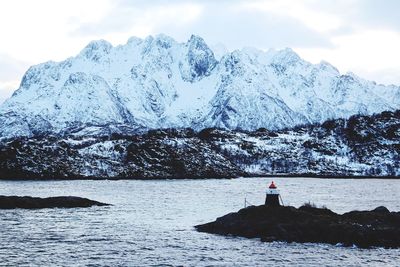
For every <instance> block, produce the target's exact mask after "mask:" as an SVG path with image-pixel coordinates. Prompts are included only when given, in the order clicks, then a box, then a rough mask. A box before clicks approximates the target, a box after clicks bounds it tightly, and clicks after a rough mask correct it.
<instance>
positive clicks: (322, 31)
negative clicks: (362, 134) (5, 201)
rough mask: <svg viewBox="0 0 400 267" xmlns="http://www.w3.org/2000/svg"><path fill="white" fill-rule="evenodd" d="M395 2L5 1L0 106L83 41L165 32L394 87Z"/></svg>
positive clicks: (399, 29) (0, 5) (399, 45)
mask: <svg viewBox="0 0 400 267" xmlns="http://www.w3.org/2000/svg"><path fill="white" fill-rule="evenodd" d="M399 11H400V1H397V0H214V1H212V0H204V1H200V0H187V1H183V0H151V1H147V0H137V1H135V0H131V1H128V0H57V1H54V0H35V1H32V0H12V1H1V2H0V34H1V39H0V103H1V102H3V100H4V99H5V98H7V97H9V96H10V95H11V93H12V91H14V90H15V89H17V87H18V85H19V82H20V80H21V78H22V75H23V74H24V72H25V71H26V70H27V69H28V67H29V66H31V65H33V64H38V63H41V62H44V61H48V60H56V61H60V60H63V59H65V58H67V57H69V56H73V55H76V54H77V53H78V52H79V51H80V50H81V49H82V48H83V47H84V46H85V45H86V44H87V43H88V42H89V41H90V40H93V39H105V40H108V41H110V42H111V43H112V44H114V45H116V44H123V43H126V41H127V39H128V38H129V37H131V36H138V37H142V38H143V37H146V36H147V35H150V34H151V35H154V34H158V33H164V34H167V35H170V36H171V37H173V38H174V39H176V40H178V41H181V42H184V41H186V40H187V39H188V38H189V37H190V35H191V34H192V33H193V34H197V35H200V36H202V37H203V38H204V39H205V41H206V42H207V43H208V44H209V45H210V46H213V45H219V44H224V45H225V46H226V47H227V48H228V49H229V50H233V49H237V48H242V47H244V46H253V47H257V48H260V49H263V50H267V49H269V48H276V49H280V48H284V47H291V48H293V49H294V50H295V51H296V52H297V53H298V54H299V55H300V56H301V57H303V58H304V59H306V60H308V61H311V62H313V63H318V62H320V61H321V60H325V61H328V62H330V63H331V64H333V65H334V66H336V67H337V68H338V69H339V70H340V71H341V72H342V73H345V72H347V71H352V72H354V73H356V74H357V75H359V76H361V77H364V78H367V79H370V80H375V81H377V82H379V83H384V84H398V85H400V51H399V49H400V19H399Z"/></svg>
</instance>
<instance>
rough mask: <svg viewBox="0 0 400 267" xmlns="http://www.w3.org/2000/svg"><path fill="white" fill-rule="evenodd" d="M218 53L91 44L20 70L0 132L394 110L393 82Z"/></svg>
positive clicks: (151, 44)
mask: <svg viewBox="0 0 400 267" xmlns="http://www.w3.org/2000/svg"><path fill="white" fill-rule="evenodd" d="M218 50H219V51H218V54H219V55H218V59H217V58H216V57H215V56H214V52H213V51H212V50H211V48H209V47H208V45H207V44H206V43H205V41H204V40H203V39H202V38H201V37H199V36H195V35H193V36H191V37H190V39H189V40H188V41H187V42H186V43H178V42H176V41H175V40H174V39H172V38H171V37H168V36H165V35H157V36H155V37H153V36H149V37H147V38H145V39H140V38H136V37H132V38H130V39H129V40H128V42H127V43H126V44H125V45H119V46H115V47H113V46H112V45H111V44H110V43H108V42H107V41H104V40H100V41H92V42H91V43H89V44H88V45H87V46H86V47H85V48H84V49H83V50H82V51H81V52H80V53H79V54H78V55H77V56H75V57H71V58H68V59H66V60H65V61H62V62H51V61H50V62H46V63H42V64H39V65H36V66H32V67H31V68H30V69H29V70H28V71H27V72H26V73H25V75H24V77H23V79H22V81H21V85H20V87H19V88H18V89H17V90H16V91H15V92H14V94H13V96H12V97H11V98H10V99H8V100H7V101H6V102H5V103H4V104H3V105H2V106H1V107H0V138H12V137H18V136H27V137H31V136H35V135H42V134H47V133H52V134H59V133H64V132H68V131H69V129H70V128H71V127H75V128H76V127H81V128H84V127H85V126H86V125H89V126H91V127H94V126H105V125H106V126H107V127H108V128H109V129H111V128H112V129H115V131H116V132H118V131H119V132H120V131H123V130H124V129H129V131H133V132H135V131H139V130H143V129H154V128H174V127H176V128H184V127H191V128H194V129H196V130H201V129H203V128H207V127H219V128H224V129H244V130H255V129H258V128H261V127H264V128H268V129H271V130H274V129H281V128H288V127H293V126H296V125H299V124H308V123H316V122H323V121H325V120H327V119H332V118H346V117H349V116H351V115H354V114H364V115H368V114H373V113H378V112H382V111H384V110H396V109H399V108H400V88H399V87H398V86H393V85H391V86H384V85H378V84H376V83H375V82H371V81H366V80H364V79H361V78H359V77H357V76H356V75H354V74H351V73H349V74H345V75H341V74H340V73H339V72H338V70H337V69H336V68H335V67H333V66H331V65H330V64H329V63H326V62H321V63H320V64H315V65H314V64H311V63H308V62H306V61H304V60H302V59H301V58H300V57H299V56H298V55H297V54H296V53H295V52H294V51H293V50H291V49H284V50H281V51H274V50H270V51H268V52H263V51H260V50H257V49H253V48H244V49H242V50H236V51H233V52H224V54H221V53H222V52H221V51H223V50H222V49H218ZM110 125H114V126H110ZM121 129H122V130H121ZM82 132H85V131H82Z"/></svg>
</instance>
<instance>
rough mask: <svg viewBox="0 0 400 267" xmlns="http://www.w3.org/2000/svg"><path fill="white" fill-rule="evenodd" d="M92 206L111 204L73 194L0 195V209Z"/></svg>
mask: <svg viewBox="0 0 400 267" xmlns="http://www.w3.org/2000/svg"><path fill="white" fill-rule="evenodd" d="M91 206H109V204H106V203H101V202H98V201H94V200H90V199H87V198H82V197H73V196H62V197H47V198H40V197H28V196H24V197H19V196H0V209H17V208H20V209H45V208H87V207H91Z"/></svg>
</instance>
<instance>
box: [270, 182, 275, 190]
mask: <svg viewBox="0 0 400 267" xmlns="http://www.w3.org/2000/svg"><path fill="white" fill-rule="evenodd" d="M269 189H276V185H275V184H274V181H272V183H271V184H270V186H269Z"/></svg>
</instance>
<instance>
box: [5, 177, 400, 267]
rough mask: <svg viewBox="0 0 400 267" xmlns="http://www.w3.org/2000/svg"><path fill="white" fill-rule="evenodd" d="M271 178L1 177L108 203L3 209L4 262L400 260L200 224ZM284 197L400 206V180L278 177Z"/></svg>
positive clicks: (238, 204)
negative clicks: (203, 228) (200, 228)
mask: <svg viewBox="0 0 400 267" xmlns="http://www.w3.org/2000/svg"><path fill="white" fill-rule="evenodd" d="M270 180H271V179H270V178H268V179H265V178H247V179H244V178H241V179H234V180H164V181H127V180H122V181H0V194H1V195H20V196H22V195H30V196H40V197H49V196H60V195H75V196H82V197H87V198H91V199H94V200H98V201H102V202H106V203H111V204H113V206H111V207H92V208H76V209H42V210H21V209H18V210H0V229H1V230H0V265H4V266H24V265H26V266H28V265H29V266H233V265H235V266H269V265H270V266H288V265H295V266H400V250H399V249H358V248H343V247H336V246H332V245H323V244H286V243H284V242H275V243H262V242H260V241H259V240H258V239H244V238H235V237H224V236H217V235H212V234H207V233H198V232H196V231H195V230H194V229H193V226H194V225H196V224H201V223H206V222H209V221H212V220H214V219H215V218H217V217H219V216H222V215H224V214H226V213H228V212H232V211H236V210H238V209H240V208H242V207H243V205H244V199H245V197H246V198H247V200H248V201H249V202H250V203H252V204H255V205H259V204H262V203H263V202H264V198H265V196H264V191H265V188H266V186H267V184H268V183H269V182H270ZM275 182H276V184H277V186H278V188H279V189H280V190H281V195H282V198H283V201H284V203H285V204H286V205H288V204H290V205H292V206H296V207H298V206H300V205H301V204H303V203H305V202H308V201H311V202H314V203H316V204H317V205H321V206H322V205H325V206H327V207H328V208H330V209H332V210H334V211H336V212H346V211H349V210H353V209H372V208H375V207H377V206H380V205H384V206H386V207H387V208H389V209H390V210H396V211H400V201H399V197H400V180H374V179H367V180H353V179H346V180H345V179H308V178H277V179H275Z"/></svg>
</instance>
